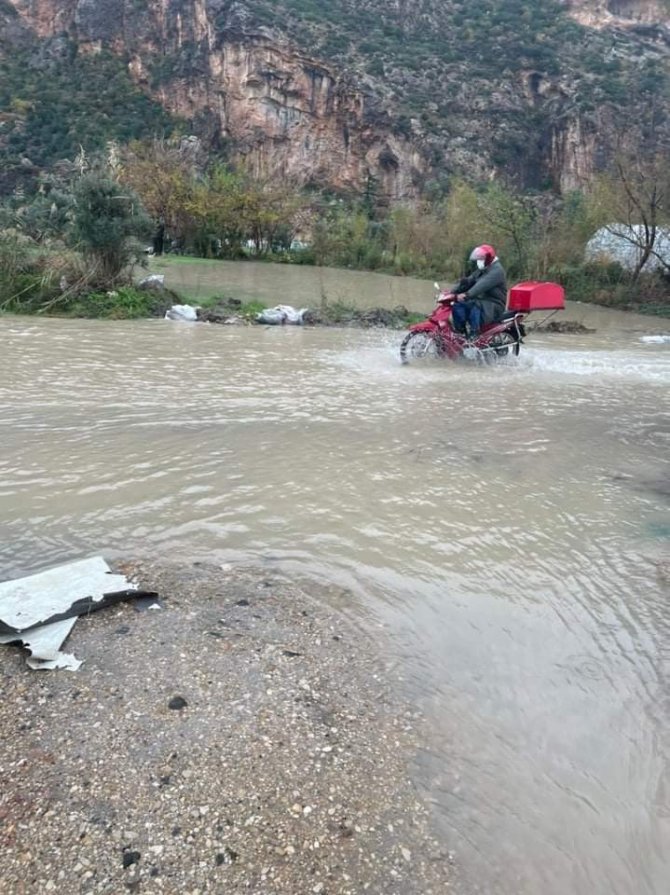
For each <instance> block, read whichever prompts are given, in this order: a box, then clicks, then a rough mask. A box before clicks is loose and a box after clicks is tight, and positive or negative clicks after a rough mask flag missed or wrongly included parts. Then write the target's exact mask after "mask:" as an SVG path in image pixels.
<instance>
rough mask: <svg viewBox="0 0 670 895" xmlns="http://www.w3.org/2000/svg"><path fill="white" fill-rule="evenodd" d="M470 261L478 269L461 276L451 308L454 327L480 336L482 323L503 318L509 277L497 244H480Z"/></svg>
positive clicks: (473, 337)
mask: <svg viewBox="0 0 670 895" xmlns="http://www.w3.org/2000/svg"><path fill="white" fill-rule="evenodd" d="M470 263H472V264H475V265H476V270H475V272H474V273H473V274H472V276H469V277H464V278H463V279H462V280H460V282H458V283H457V284H456V285H455V286H454V287H453V289H452V291H451V292H450V293H449V296H448V297H449V298H455V299H456V301H455V302H454V305H453V307H452V310H451V314H452V318H451V319H452V326H453V328H454V329H455V330H456V332H459V333H462V334H463V335H465V336H469V338H470V339H476V338H477V336H478V335H479V334H480V332H481V329H482V326H485V325H488V324H489V323H497V322H498V321H499V320H500V319H501V318H502V315H503V313H504V311H505V306H506V304H507V278H506V276H505V270H504V268H503V266H502V264H501V263H500V261H499V260H498V256H497V255H496V250H495V249H494V248H493V246H490V245H480V246H477V248H476V249H473V251H472V253H471V254H470ZM466 327H467V328H466Z"/></svg>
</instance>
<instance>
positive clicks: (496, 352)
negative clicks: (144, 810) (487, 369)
mask: <svg viewBox="0 0 670 895" xmlns="http://www.w3.org/2000/svg"><path fill="white" fill-rule="evenodd" d="M519 347H520V346H519V340H518V339H515V338H514V336H513V335H512V333H510V332H503V333H497V335H495V336H491V338H490V339H489V341H488V342H487V343H486V348H487V350H486V351H485V352H484V356H485V357H486V360H487V361H488V363H495V362H496V361H497V360H498V358H502V357H507V356H508V355H509V354H510V352H511V353H513V354H514V356H515V357H518V356H519Z"/></svg>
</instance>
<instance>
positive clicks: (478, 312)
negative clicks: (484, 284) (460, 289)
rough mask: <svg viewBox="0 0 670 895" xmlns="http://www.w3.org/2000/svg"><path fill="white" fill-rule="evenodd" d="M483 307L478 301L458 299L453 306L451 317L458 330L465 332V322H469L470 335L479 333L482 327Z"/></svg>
mask: <svg viewBox="0 0 670 895" xmlns="http://www.w3.org/2000/svg"><path fill="white" fill-rule="evenodd" d="M482 317H483V314H482V309H481V308H480V306H479V305H478V304H477V302H476V301H457V302H454V304H453V305H452V308H451V319H452V320H453V325H454V329H455V330H456V332H459V333H463V334H465V324H466V323H467V324H469V327H470V335H471V336H476V335H479V333H480V332H481V328H482V322H483V321H482Z"/></svg>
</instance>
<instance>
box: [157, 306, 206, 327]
mask: <svg viewBox="0 0 670 895" xmlns="http://www.w3.org/2000/svg"><path fill="white" fill-rule="evenodd" d="M165 319H166V320H185V321H187V322H189V323H193V322H195V321H196V320H197V319H198V312H197V310H196V309H195V308H194V307H193V306H192V305H172V307H171V308H170V309H169V310H168V311H166V312H165Z"/></svg>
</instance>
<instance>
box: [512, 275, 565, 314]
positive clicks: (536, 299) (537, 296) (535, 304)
mask: <svg viewBox="0 0 670 895" xmlns="http://www.w3.org/2000/svg"><path fill="white" fill-rule="evenodd" d="M564 308H565V290H564V289H563V287H562V286H559V285H558V283H537V282H535V281H534V280H530V281H528V282H526V283H517V285H516V286H512V288H511V289H510V293H509V299H508V302H507V310H508V311H525V312H526V313H529V312H530V311H562V310H563V309H564Z"/></svg>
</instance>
